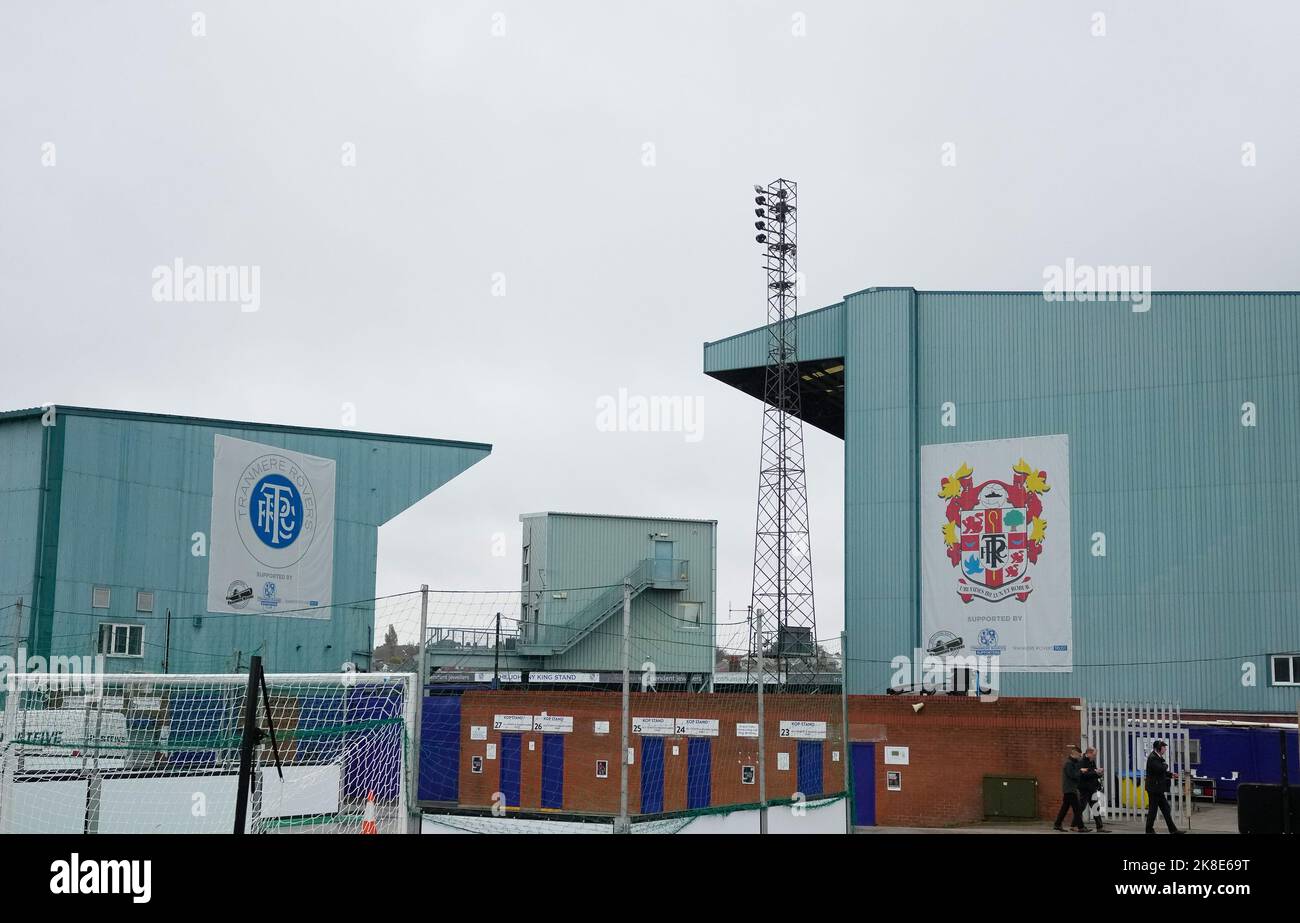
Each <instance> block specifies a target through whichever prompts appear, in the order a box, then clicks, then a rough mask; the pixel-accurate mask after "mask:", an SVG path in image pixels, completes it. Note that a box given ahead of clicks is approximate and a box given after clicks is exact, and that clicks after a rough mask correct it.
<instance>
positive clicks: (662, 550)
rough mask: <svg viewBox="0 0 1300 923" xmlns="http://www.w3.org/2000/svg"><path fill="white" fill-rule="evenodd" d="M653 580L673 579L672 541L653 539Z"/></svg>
mask: <svg viewBox="0 0 1300 923" xmlns="http://www.w3.org/2000/svg"><path fill="white" fill-rule="evenodd" d="M654 579H655V582H656V583H658V582H666V581H669V580H672V579H673V543H672V542H665V541H660V540H658V539H656V540H655V573H654Z"/></svg>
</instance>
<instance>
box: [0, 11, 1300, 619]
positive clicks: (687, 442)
mask: <svg viewBox="0 0 1300 923" xmlns="http://www.w3.org/2000/svg"><path fill="white" fill-rule="evenodd" d="M196 12H197V13H200V14H202V18H201V20H196V19H195V13H196ZM1099 14H1100V15H1101V16H1102V18H1101V19H1100V20H1099V19H1098V15H1099ZM1099 27H1100V28H1099ZM195 32H201V33H204V34H200V35H196V34H194V33H195ZM1099 32H1104V34H1098V33H1099ZM1297 34H1300V7H1297V6H1296V5H1295V4H1292V3H1282V2H1270V3H1265V2H1224V3H1195V2H1186V0H1176V2H1175V0H1169V2H1141V3H1137V2H1123V3H1118V2H1110V3H1105V2H1098V0H1089V2H1073V0H1054V2H1051V3H1044V2H1023V3H1016V2H990V3H976V2H971V0H960V2H948V3H939V2H924V3H921V2H897V3H881V2H875V3H852V4H850V3H823V2H809V0H796V2H794V3H770V2H743V3H742V2H708V0H694V2H664V0H655V2H642V3H611V2H608V0H606V2H569V0H563V2H539V0H530V2H504V0H499V2H490V3H486V4H485V3H452V2H442V0H439V2H382V3H379V2H356V3H299V2H275V3H265V2H241V3H225V2H208V0H195V2H192V3H184V4H178V3H164V2H156V3H155V2H129V3H128V2H116V3H99V2H90V0H83V2H78V3H59V2H39V3H38V2H28V0H7V2H6V3H4V5H3V6H2V7H0V216H2V217H0V311H2V312H3V314H2V315H0V321H2V324H3V326H2V328H0V330H2V334H0V343H3V346H4V355H3V361H0V409H9V408H15V407H25V406H31V405H34V404H39V403H45V402H51V401H52V402H58V403H68V404H83V405H90V406H101V407H113V408H121V409H126V410H141V411H156V412H162V413H170V414H195V415H202V416H211V417H223V418H233V419H239V420H258V421H265V422H271V423H288V424H299V425H310V426H325V427H337V426H340V425H342V424H344V423H345V422H350V421H349V419H348V418H347V417H345V414H346V413H347V408H346V407H345V405H352V406H353V407H355V416H356V419H355V426H356V428H358V429H363V430H370V431H379V432H392V433H408V434H414V435H419V436H432V437H442V438H451V439H465V440H472V441H481V442H490V443H492V444H493V446H494V449H493V453H492V455H491V457H490V458H489V459H488V460H487V461H485V462H482V463H481V464H479V465H478V466H476V467H474V468H472V469H470V470H469V471H468V472H466V473H465V474H464V475H462V476H461V477H460V478H458V479H457V480H455V481H453V482H452V483H451V484H449V485H447V486H446V487H445V488H443V489H442V490H440V491H438V492H436V493H435V494H433V495H431V496H430V497H428V498H427V499H425V500H424V501H423V502H421V503H420V504H418V505H417V506H415V507H414V508H412V509H411V510H409V511H408V512H406V513H405V514H403V515H402V516H401V517H399V518H398V519H397V520H395V521H394V522H392V523H390V524H389V525H387V526H385V527H384V528H382V529H381V530H380V558H379V592H380V593H381V594H383V593H391V592H398V591H401V590H405V589H410V588H414V587H418V586H419V584H421V583H425V582H427V583H429V584H430V585H432V586H434V587H447V588H476V589H477V588H483V589H487V588H501V589H512V588H517V587H518V576H519V570H518V566H519V523H518V515H519V514H520V513H521V512H531V511H539V510H547V509H557V510H569V511H590V512H601V513H627V514H644V515H662V516H684V517H700V518H709V519H717V520H718V521H719V539H720V547H719V555H718V599H719V605H720V608H725V607H726V606H727V604H728V603H729V602H730V603H731V604H734V605H735V606H737V607H740V606H743V605H745V603H746V602H747V597H748V594H749V591H750V568H751V558H752V553H753V535H752V533H753V525H754V505H755V497H756V490H757V464H758V445H759V435H760V426H761V411H760V406H759V404H758V403H757V402H756V401H755V400H753V399H752V398H749V397H746V396H744V395H742V394H740V393H739V392H736V391H733V390H732V389H730V388H728V387H726V386H724V385H721V384H719V383H716V382H714V381H712V380H711V379H708V378H707V377H705V376H704V375H703V374H702V372H701V364H702V361H701V360H702V344H703V343H704V341H706V340H712V339H720V338H722V337H724V336H727V335H729V334H732V333H735V332H738V331H740V330H743V329H747V328H750V327H754V326H757V325H758V324H759V323H761V322H762V320H763V317H764V301H763V297H764V289H763V283H764V280H763V275H762V272H761V270H760V260H759V253H758V245H757V244H755V243H754V241H753V233H754V232H753V230H752V227H751V222H752V220H753V218H752V214H751V208H752V204H751V195H752V194H751V192H750V188H751V185H752V184H754V183H766V182H768V181H770V180H772V179H774V178H776V177H777V176H784V177H788V178H792V179H795V180H797V181H798V182H799V194H800V202H801V215H800V264H801V269H803V270H804V272H805V273H806V275H807V286H808V294H807V297H806V298H805V299H803V301H802V303H801V308H802V309H812V308H815V307H819V306H822V305H825V304H830V303H833V302H835V301H838V300H839V299H840V298H841V296H843V295H844V294H845V293H848V292H853V291H857V290H859V289H862V288H866V287H868V286H872V285H911V286H915V287H917V288H922V289H924V288H931V289H944V288H970V289H1040V288H1041V287H1042V285H1043V269H1044V267H1045V266H1047V265H1054V264H1060V263H1062V262H1063V261H1064V260H1065V259H1066V258H1067V257H1073V258H1075V259H1076V260H1078V261H1080V262H1085V263H1091V264H1110V263H1117V264H1143V265H1150V266H1151V267H1152V276H1153V278H1152V281H1153V285H1154V287H1155V288H1156V289H1201V288H1204V289H1300V265H1298V264H1297V261H1296V259H1295V231H1294V223H1295V220H1296V219H1295V215H1296V214H1297V213H1300V201H1298V199H1300V181H1298V180H1297V170H1298V169H1300V127H1298V126H1300V119H1297V114H1298V113H1300V106H1298V105H1297V103H1298V102H1300V99H1298V96H1300V93H1298V89H1300V56H1298V55H1297V54H1296V53H1295V50H1294V41H1295V38H1294V37H1295V35H1297ZM945 145H953V147H949V148H945ZM1243 145H1253V147H1251V148H1249V149H1248V150H1249V151H1252V152H1253V159H1254V166H1246V165H1243V156H1244V155H1243V150H1244V148H1243ZM945 152H947V153H949V155H950V156H949V160H950V161H951V160H952V156H951V155H952V154H954V153H955V164H954V165H950V166H945V165H944V162H943V161H944V156H945ZM353 157H354V159H355V163H354V165H346V164H345V161H347V160H349V159H352V158H353ZM1246 159H1250V158H1249V157H1247V158H1246ZM178 257H179V258H181V259H182V260H184V261H185V263H186V264H198V265H214V264H215V265H242V266H249V267H257V268H258V270H259V272H260V285H261V288H260V306H259V308H258V310H257V311H256V312H243V311H241V310H240V306H239V305H238V304H233V303H199V304H194V303H174V302H165V301H164V302H159V301H156V300H155V299H154V297H153V286H154V279H153V277H152V273H153V270H154V267H156V266H159V265H169V264H171V263H172V261H173V260H175V259H176V258H178ZM621 388H622V389H626V390H627V392H628V393H629V394H630V395H633V396H642V397H650V396H670V397H677V398H689V399H691V400H693V401H699V402H700V404H699V406H700V408H701V420H702V429H701V430H700V434H699V435H700V438H699V439H698V440H696V441H692V439H693V438H694V437H693V436H691V434H689V433H683V432H667V433H638V432H606V431H601V430H600V429H599V428H598V427H597V402H598V400H599V399H600V398H601V397H602V396H605V395H609V396H614V395H617V394H618V392H619V389H621ZM688 436H690V437H691V438H690V439H688ZM807 438H808V446H807V454H808V466H809V476H808V482H809V496H810V502H811V506H812V520H813V521H812V527H813V540H812V547H813V556H814V562H815V573H816V580H817V586H816V588H817V593H818V616H819V619H818V633H819V635H821V636H823V637H825V636H830V635H834V634H836V633H838V631H839V630H840V627H841V625H842V618H843V616H842V613H843V571H844V564H845V562H844V560H843V539H842V521H843V516H842V502H843V467H842V464H843V454H842V450H843V446H842V443H841V442H840V441H839V440H837V439H834V438H832V437H829V436H827V435H825V434H824V433H821V432H819V431H816V430H811V429H810V430H809V432H808V437H807ZM501 533H504V535H505V554H504V555H494V554H493V544H494V537H495V536H497V535H499V534H501ZM723 617H724V618H725V616H723Z"/></svg>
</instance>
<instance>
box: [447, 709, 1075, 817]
mask: <svg viewBox="0 0 1300 923" xmlns="http://www.w3.org/2000/svg"><path fill="white" fill-rule="evenodd" d="M920 702H923V703H924V706H925V707H924V708H923V709H922V710H921V711H920V712H919V713H917V712H914V711H913V708H912V706H913V705H914V704H917V703H920ZM1077 705H1078V701H1077V700H1075V699H1039V698H1004V699H1001V700H999V701H997V702H980V701H978V700H976V699H973V698H961V697H943V696H932V697H927V698H925V699H919V698H913V697H906V698H905V697H900V696H850V698H849V727H850V733H849V736H850V739H851V740H877V741H878V742H877V745H876V748H875V749H876V756H875V758H876V773H875V776H876V822H877V823H878V824H882V825H886V826H944V825H947V824H962V823H973V822H977V821H979V820H981V819H982V818H983V793H982V781H983V777H984V776H986V775H1011V776H1022V777H1033V778H1037V779H1038V781H1039V789H1038V791H1039V798H1038V807H1039V814H1040V816H1041V817H1044V818H1051V817H1054V816H1055V813H1056V809H1057V807H1058V805H1059V803H1060V794H1061V793H1060V790H1059V779H1060V770H1061V763H1062V761H1063V760H1064V758H1065V748H1066V747H1067V746H1068V745H1069V744H1071V743H1077V742H1078V740H1079V712H1078V710H1077V708H1076V707H1075V706H1077ZM619 707H620V696H619V694H618V693H615V692H577V693H574V692H529V693H525V692H516V691H498V692H490V691H475V692H466V693H464V695H463V696H462V697H461V769H460V802H461V804H462V805H465V806H475V807H488V806H491V804H492V798H493V794H494V793H495V792H497V791H498V790H499V789H500V787H501V786H500V768H501V762H500V759H499V756H500V742H501V734H500V733H498V732H496V731H494V730H493V729H492V723H493V717H494V716H495V715H497V714H529V715H532V714H541V713H542V712H546V713H547V714H550V715H567V716H571V717H572V718H573V732H572V733H570V734H565V735H564V737H565V741H564V806H563V810H564V811H566V812H577V813H606V814H614V813H617V811H618V800H619V798H618V793H619V734H620V727H619ZM765 709H766V714H765V718H766V724H767V733H766V737H767V790H768V797H769V798H773V799H776V798H788V797H790V796H791V795H793V794H794V792H795V789H796V787H797V782H796V780H797V767H798V757H797V746H796V744H795V743H794V742H793V741H789V740H782V739H781V738H780V736H779V727H780V723H781V722H782V721H788V720H813V721H825V722H826V723H827V736H826V740H825V742H824V744H823V748H822V762H823V765H822V778H823V784H824V787H825V791H826V792H827V793H831V792H838V791H842V790H843V789H844V769H845V762H844V741H843V727H842V725H841V718H840V699H839V697H837V696H823V695H817V696H809V695H770V696H768V697H767V698H766V704H765ZM631 710H632V714H633V715H634V716H637V717H664V718H717V719H719V732H718V736H717V737H716V738H712V749H713V768H712V785H713V791H712V803H713V804H714V805H723V804H743V803H749V802H753V801H755V800H757V792H758V787H757V786H756V785H744V784H742V783H741V766H743V765H746V764H749V765H756V764H757V761H758V753H757V750H758V741H757V740H756V739H753V738H740V737H737V736H736V724H737V722H751V723H752V722H754V721H756V720H757V706H756V703H755V701H754V699H753V698H752V697H750V696H738V695H730V694H715V695H699V694H694V693H662V692H657V693H644V694H642V693H633V695H632V709H631ZM598 720H600V721H608V722H609V733H608V734H602V735H598V734H596V733H595V732H594V723H595V722H596V721H598ZM474 725H479V726H484V727H486V728H487V729H488V730H487V740H471V739H470V728H471V727H472V726H474ZM542 736H543V735H542V734H541V733H535V732H524V733H521V738H522V742H523V746H522V753H521V758H520V776H521V780H520V807H521V808H523V809H524V810H528V809H533V810H536V809H539V808H540V807H541V777H542ZM530 742H531V743H532V746H533V748H534V749H529V745H530ZM487 744H495V745H497V755H498V759H496V760H484V763H483V766H484V769H483V772H482V773H473V772H471V770H470V765H471V763H470V760H471V757H473V756H485V755H486V752H487ZM631 744H632V747H633V750H634V752H635V762H634V764H633V766H632V768H631V771H630V772H629V774H628V779H629V786H628V787H629V805H630V807H631V810H632V811H633V813H635V812H636V810H637V808H638V806H639V805H640V798H641V793H640V768H641V762H642V760H641V753H642V747H641V740H640V738H639V737H638V736H636V735H633V736H632V739H631ZM886 745H889V746H901V747H908V748H909V758H910V762H909V765H907V766H890V767H886V766H885V763H884V756H885V754H884V749H885V746H886ZM674 746H676V747H678V754H677V755H673V752H672V748H673V747H674ZM688 746H689V738H686V737H667V738H665V739H664V810H665V811H681V810H685V808H686V754H687V747H688ZM781 752H786V753H789V754H790V762H789V766H790V768H789V769H788V770H779V769H777V763H778V754H779V753H781ZM835 754H838V757H839V758H838V760H837V759H835ZM598 759H603V760H608V761H609V778H606V779H597V778H596V760H598ZM886 768H889V769H897V770H900V771H901V772H902V773H903V779H902V781H903V787H902V791H898V792H891V791H887V790H886V787H885V785H886V777H885V773H886Z"/></svg>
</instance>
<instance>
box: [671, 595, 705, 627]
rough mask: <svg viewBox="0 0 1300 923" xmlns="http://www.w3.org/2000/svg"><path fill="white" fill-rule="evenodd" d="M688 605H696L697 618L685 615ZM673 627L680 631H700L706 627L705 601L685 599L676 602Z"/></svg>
mask: <svg viewBox="0 0 1300 923" xmlns="http://www.w3.org/2000/svg"><path fill="white" fill-rule="evenodd" d="M687 606H695V613H696V618H695V621H693V622H692V621H691V620H690V619H688V618H687V617H686V615H685V613H686V607H687ZM673 608H674V610H675V611H674V612H673V627H674V628H676V629H678V630H679V631H699V630H700V629H701V628H703V627H704V603H702V602H692V601H691V600H683V601H681V602H679V603H676V604H674V607H673Z"/></svg>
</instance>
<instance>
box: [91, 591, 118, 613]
mask: <svg viewBox="0 0 1300 923" xmlns="http://www.w3.org/2000/svg"><path fill="white" fill-rule="evenodd" d="M100 593H103V594H104V603H103V605H100V603H99V594H100ZM112 604H113V588H112V587H109V586H95V587H92V588H91V590H90V608H92V609H108V608H110V607H111V606H112Z"/></svg>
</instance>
